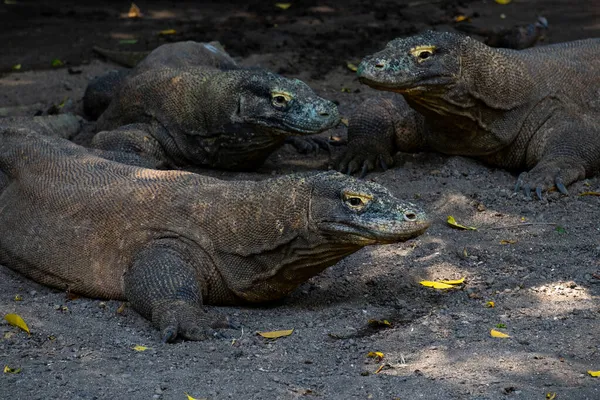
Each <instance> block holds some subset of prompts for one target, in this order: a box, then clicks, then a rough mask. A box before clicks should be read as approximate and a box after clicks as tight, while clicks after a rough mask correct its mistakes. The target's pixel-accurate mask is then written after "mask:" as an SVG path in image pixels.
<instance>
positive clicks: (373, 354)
mask: <svg viewBox="0 0 600 400" xmlns="http://www.w3.org/2000/svg"><path fill="white" fill-rule="evenodd" d="M367 357H369V358H376V359H377V361H381V360H383V357H385V354H383V353H382V352H380V351H370V352H369V353H368V354H367Z"/></svg>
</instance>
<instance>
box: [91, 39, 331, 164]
mask: <svg viewBox="0 0 600 400" xmlns="http://www.w3.org/2000/svg"><path fill="white" fill-rule="evenodd" d="M84 107H85V110H86V112H87V113H88V114H91V115H92V116H96V115H100V118H99V120H98V123H97V129H98V130H99V131H100V132H98V133H97V134H96V135H95V136H94V138H93V141H92V147H94V148H98V149H103V150H108V151H114V152H115V157H114V159H115V160H118V161H120V160H119V158H118V155H119V153H123V152H129V153H135V154H138V155H139V156H140V158H143V159H146V160H145V161H146V162H140V165H147V160H148V159H150V160H152V161H153V162H154V163H155V164H156V166H157V167H160V166H166V167H189V166H208V167H214V168H223V169H231V170H244V169H255V168H257V167H258V166H260V165H261V164H262V163H263V162H264V160H265V159H266V158H267V157H268V156H269V154H271V153H272V152H273V151H274V150H275V149H277V148H278V147H280V146H281V145H282V144H283V143H284V141H285V140H286V138H288V137H290V136H294V135H297V136H302V135H310V134H315V133H319V132H322V131H324V130H326V129H330V128H333V127H334V126H336V125H337V124H338V123H339V121H340V117H339V113H338V111H337V107H336V105H335V104H334V103H332V102H330V101H328V100H325V99H323V98H321V97H319V96H317V95H316V93H315V92H314V91H313V90H312V89H311V88H310V87H308V85H306V84H305V83H304V82H302V81H300V80H298V79H287V78H284V77H282V76H280V75H277V74H274V73H272V72H269V71H266V70H263V69H247V68H241V67H239V66H238V65H237V64H236V63H235V62H234V61H233V59H232V58H231V57H230V56H229V55H228V54H227V53H226V52H225V51H224V50H223V49H222V48H221V47H220V46H219V45H218V44H216V43H196V42H180V43H173V44H165V45H163V46H160V47H158V48H157V49H156V50H154V51H153V52H151V53H150V54H149V55H148V56H147V57H146V58H144V59H143V60H142V61H141V62H140V63H139V64H138V65H137V66H136V67H135V68H134V69H133V70H131V72H114V71H113V72H110V73H108V74H106V75H105V76H102V77H100V78H98V79H97V80H95V81H93V82H91V83H90V85H89V86H88V89H87V90H86V94H85V96H84Z"/></svg>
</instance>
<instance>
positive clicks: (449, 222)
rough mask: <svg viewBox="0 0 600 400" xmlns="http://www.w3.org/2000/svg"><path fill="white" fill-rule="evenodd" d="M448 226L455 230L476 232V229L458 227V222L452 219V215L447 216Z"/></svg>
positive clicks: (463, 226)
mask: <svg viewBox="0 0 600 400" xmlns="http://www.w3.org/2000/svg"><path fill="white" fill-rule="evenodd" d="M448 225H450V226H451V227H453V228H457V229H465V230H470V231H476V230H477V228H475V227H474V226H465V225H460V224H459V223H458V222H456V220H455V219H454V217H453V216H452V215H448Z"/></svg>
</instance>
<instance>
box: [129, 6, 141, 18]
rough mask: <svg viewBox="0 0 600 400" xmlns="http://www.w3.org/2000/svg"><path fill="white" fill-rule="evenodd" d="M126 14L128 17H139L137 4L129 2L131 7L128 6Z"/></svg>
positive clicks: (139, 11)
mask: <svg viewBox="0 0 600 400" xmlns="http://www.w3.org/2000/svg"><path fill="white" fill-rule="evenodd" d="M127 16H128V17H129V18H141V17H142V11H141V10H140V8H139V7H138V6H136V5H135V3H131V7H129V12H128V13H127Z"/></svg>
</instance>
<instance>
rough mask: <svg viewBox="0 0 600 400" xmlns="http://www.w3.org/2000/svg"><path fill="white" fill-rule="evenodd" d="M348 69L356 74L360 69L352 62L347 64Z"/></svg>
mask: <svg viewBox="0 0 600 400" xmlns="http://www.w3.org/2000/svg"><path fill="white" fill-rule="evenodd" d="M346 67H348V69H349V70H350V71H354V72H356V71H357V70H358V67H357V66H356V64H352V63H351V62H349V63H346Z"/></svg>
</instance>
